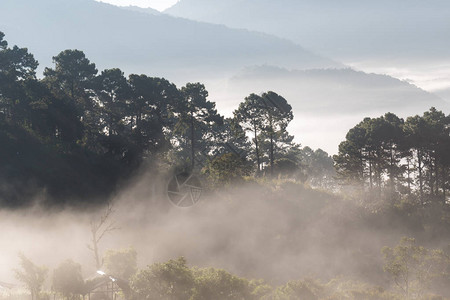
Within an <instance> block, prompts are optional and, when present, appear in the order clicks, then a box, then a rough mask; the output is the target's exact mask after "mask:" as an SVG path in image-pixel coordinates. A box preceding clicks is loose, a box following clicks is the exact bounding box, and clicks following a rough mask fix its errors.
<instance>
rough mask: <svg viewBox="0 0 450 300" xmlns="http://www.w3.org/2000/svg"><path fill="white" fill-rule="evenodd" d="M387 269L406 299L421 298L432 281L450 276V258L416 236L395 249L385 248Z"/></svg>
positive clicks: (405, 240) (403, 239)
mask: <svg viewBox="0 0 450 300" xmlns="http://www.w3.org/2000/svg"><path fill="white" fill-rule="evenodd" d="M382 253H383V256H384V261H385V264H384V270H385V272H387V273H389V274H390V275H391V278H392V280H393V282H394V283H395V285H396V286H397V287H398V288H399V289H400V290H401V292H402V293H403V295H404V296H405V297H407V298H409V297H411V296H413V297H416V298H417V297H421V296H423V295H424V294H425V292H426V291H427V290H428V289H429V288H430V285H432V283H433V282H435V281H437V280H439V279H440V278H442V277H443V276H444V277H445V278H446V279H448V274H447V272H448V267H449V265H450V261H449V259H448V257H447V256H446V255H444V253H443V252H442V251H439V250H429V249H426V248H424V247H422V246H418V245H417V244H416V240H415V239H413V238H406V237H404V238H402V239H401V240H400V242H399V244H398V245H397V246H395V247H394V248H390V247H384V248H383V250H382Z"/></svg>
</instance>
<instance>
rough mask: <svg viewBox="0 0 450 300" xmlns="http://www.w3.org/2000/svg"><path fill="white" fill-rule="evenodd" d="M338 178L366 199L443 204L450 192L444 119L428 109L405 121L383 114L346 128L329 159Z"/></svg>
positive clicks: (449, 125) (449, 122)
mask: <svg viewBox="0 0 450 300" xmlns="http://www.w3.org/2000/svg"><path fill="white" fill-rule="evenodd" d="M334 161H335V166H336V169H337V173H338V174H339V176H340V179H342V180H345V181H347V182H348V183H352V184H354V185H356V186H360V187H361V190H362V191H363V192H364V194H365V196H364V195H362V197H363V198H365V199H366V200H374V199H385V200H388V201H391V202H392V203H393V204H399V203H400V202H401V201H402V200H405V199H407V200H408V201H409V202H411V203H415V204H419V205H421V206H425V205H427V204H431V203H437V204H439V203H440V204H442V205H445V204H447V202H448V196H449V195H448V189H449V187H450V185H449V184H450V177H449V173H450V115H445V114H444V113H443V112H442V111H439V110H437V109H435V108H431V109H430V110H429V111H427V112H425V113H424V114H423V115H422V116H419V115H416V116H412V117H408V118H407V119H406V120H404V119H401V118H399V117H397V116H396V115H395V114H392V113H387V114H385V115H384V116H381V117H378V118H365V119H364V120H363V121H362V122H361V123H359V124H357V125H356V126H355V127H353V128H352V129H350V131H349V132H348V133H347V136H346V140H345V141H343V142H342V143H341V144H340V145H339V153H338V155H335V156H334Z"/></svg>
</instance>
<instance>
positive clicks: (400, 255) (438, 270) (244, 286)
mask: <svg viewBox="0 0 450 300" xmlns="http://www.w3.org/2000/svg"><path fill="white" fill-rule="evenodd" d="M382 253H383V258H384V259H383V269H384V271H385V272H386V274H387V275H388V276H389V277H388V278H389V282H390V284H391V286H392V287H393V289H385V288H383V287H381V286H375V285H371V284H368V283H365V282H362V281H358V280H352V279H348V278H347V279H346V278H344V277H337V278H334V279H331V280H329V281H328V282H322V281H321V280H319V279H316V278H312V277H308V278H305V279H301V280H291V281H289V282H287V283H286V284H281V285H278V286H276V285H273V284H270V283H268V282H267V281H265V280H262V279H257V280H256V279H252V280H249V279H247V278H243V277H239V276H236V275H234V274H232V273H230V272H228V271H226V270H223V269H217V268H198V267H189V266H188V264H187V261H186V259H185V258H183V257H180V258H178V259H171V260H169V261H167V262H164V263H154V264H152V265H148V266H146V267H145V268H142V269H138V265H137V256H138V254H137V252H136V250H135V249H133V248H127V249H120V250H108V251H106V253H105V256H104V265H103V266H102V270H103V271H102V270H99V271H98V273H97V275H95V276H91V277H90V278H87V279H84V278H83V275H82V266H81V264H79V263H77V262H74V261H73V260H71V259H67V260H64V261H63V262H61V263H60V264H59V265H58V266H57V267H55V269H54V270H53V272H52V273H50V272H49V269H48V268H47V267H46V266H40V265H36V264H35V263H34V262H32V261H31V260H30V259H29V258H27V257H26V256H25V255H23V254H19V258H20V267H19V268H17V269H16V270H15V273H16V277H17V279H18V280H20V281H21V282H22V283H23V284H24V286H25V288H26V289H27V290H28V292H29V293H30V294H31V297H32V299H33V300H39V299H49V298H53V299H67V300H74V299H81V298H83V299H129V300H142V299H161V300H211V299H217V300H226V299H236V300H289V299H299V300H303V299H305V300H318V299H349V300H351V299H353V300H366V299H367V300H372V299H373V300H379V299H398V300H402V299H424V300H425V299H435V300H438V299H446V298H443V297H442V296H439V295H437V294H434V293H433V290H436V289H437V290H442V289H443V288H444V289H445V287H446V286H447V285H448V280H450V256H449V253H448V251H447V252H446V251H443V250H441V249H427V248H424V247H422V246H418V245H417V243H416V241H415V239H413V238H402V239H401V240H400V241H399V242H398V244H397V245H396V246H394V247H392V248H390V247H384V248H383V249H382ZM46 281H50V282H51V290H47V289H45V287H44V286H45V282H46ZM446 290H447V291H448V286H447V288H446ZM23 296H24V295H23V294H21V293H16V294H15V296H14V297H15V299H22V297H23ZM0 299H3V297H2V296H1V294H0ZM5 299H12V296H11V295H10V296H9V298H8V297H6V298H5Z"/></svg>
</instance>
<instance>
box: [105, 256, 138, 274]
mask: <svg viewBox="0 0 450 300" xmlns="http://www.w3.org/2000/svg"><path fill="white" fill-rule="evenodd" d="M103 260H104V266H105V268H106V273H107V274H110V275H112V276H114V277H117V278H121V279H123V280H126V281H128V280H129V279H130V278H131V276H133V275H134V274H136V272H137V252H136V250H134V249H133V248H128V249H122V250H108V251H106V253H105V255H104V258H103Z"/></svg>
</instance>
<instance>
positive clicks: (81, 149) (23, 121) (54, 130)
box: [0, 34, 333, 206]
mask: <svg viewBox="0 0 450 300" xmlns="http://www.w3.org/2000/svg"><path fill="white" fill-rule="evenodd" d="M3 37H4V34H1V42H2V46H1V47H2V48H1V52H0V57H1V69H0V76H1V78H0V79H1V81H0V83H1V86H0V104H1V107H0V111H1V114H0V117H1V118H0V122H1V127H0V128H1V132H0V139H1V144H2V145H4V146H2V148H1V150H0V151H1V158H2V161H1V164H2V171H1V174H0V178H2V182H3V184H2V187H1V192H0V195H1V197H0V198H1V201H2V203H3V205H7V206H20V205H22V204H25V202H27V201H30V200H31V199H32V198H33V196H34V195H36V194H42V193H44V194H45V199H47V201H50V202H52V203H60V202H61V201H64V202H67V201H69V204H77V203H80V202H83V201H87V200H86V199H98V201H99V202H105V199H107V198H108V197H109V196H110V195H111V194H112V193H114V191H115V189H116V187H117V186H118V184H119V183H120V182H122V181H126V179H127V178H129V177H130V176H131V175H132V174H133V172H134V171H136V170H137V169H138V168H139V166H140V165H141V164H142V162H143V161H147V162H149V161H150V162H152V163H153V165H154V167H155V168H156V169H155V172H156V171H158V170H161V169H164V168H169V169H170V168H174V169H177V170H178V169H182V170H183V169H185V170H190V171H192V170H194V169H195V170H197V171H198V172H202V173H205V174H207V175H208V176H209V178H211V179H212V180H213V181H215V180H227V181H229V180H232V179H233V178H232V177H239V176H247V175H252V174H254V175H257V176H260V175H263V174H265V175H269V174H270V175H271V176H276V175H277V174H279V173H280V172H290V173H294V172H295V171H297V170H298V169H300V167H301V165H302V161H306V160H308V161H309V163H308V166H304V168H303V171H304V172H303V173H304V174H303V175H302V176H303V177H305V176H308V174H307V173H308V172H309V173H311V174H312V173H319V174H314V178H313V177H311V179H313V180H316V179H318V181H321V180H320V177H325V176H328V177H331V176H330V174H332V173H333V163H332V160H331V158H329V157H328V155H327V154H326V153H325V152H323V151H322V150H316V151H314V150H312V149H310V148H308V147H305V148H303V149H302V148H301V147H300V145H298V144H295V143H294V142H293V136H291V135H289V134H288V133H287V131H286V127H287V126H288V124H289V122H290V121H291V120H292V118H293V114H292V108H291V106H290V105H289V104H288V102H287V101H286V99H284V98H283V97H282V96H280V95H278V94H276V93H274V92H267V93H264V94H262V95H256V94H251V95H249V96H248V97H247V98H246V99H245V100H243V102H242V103H241V104H240V106H239V107H238V108H237V109H236V110H235V112H234V117H233V118H224V117H223V116H222V115H220V114H219V112H217V110H216V107H215V103H214V102H212V101H210V100H208V91H207V90H206V88H205V86H204V85H203V84H201V83H188V84H186V86H184V87H181V88H177V87H176V86H175V85H174V84H173V83H171V82H169V81H168V80H166V79H164V78H155V77H149V76H147V75H136V74H131V75H129V76H128V78H126V77H125V76H124V73H123V72H122V71H121V70H120V69H109V70H104V71H102V72H100V73H99V72H98V70H97V69H96V66H95V64H94V63H92V62H90V61H89V60H88V59H87V58H86V57H85V55H84V53H83V52H82V51H79V50H65V51H63V52H61V53H59V54H58V55H57V56H55V57H53V61H54V67H53V68H46V69H45V71H44V74H43V75H44V76H43V78H41V79H39V78H37V76H36V68H37V66H38V62H37V61H36V60H35V59H34V58H33V55H32V54H30V53H28V51H27V49H26V48H18V47H17V46H14V47H12V48H8V44H7V42H6V41H5V40H3ZM302 157H304V158H305V159H306V160H305V159H303V158H302ZM233 163H234V164H233ZM230 164H231V165H235V166H236V167H237V169H236V170H228V173H227V174H225V173H223V174H222V171H223V170H222V168H224V167H226V166H228V165H230ZM314 164H315V165H317V167H314V170H312V169H311V168H309V169H308V168H306V167H310V166H311V165H314ZM218 168H219V169H218ZM61 199H65V200H61ZM89 201H92V200H89Z"/></svg>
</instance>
